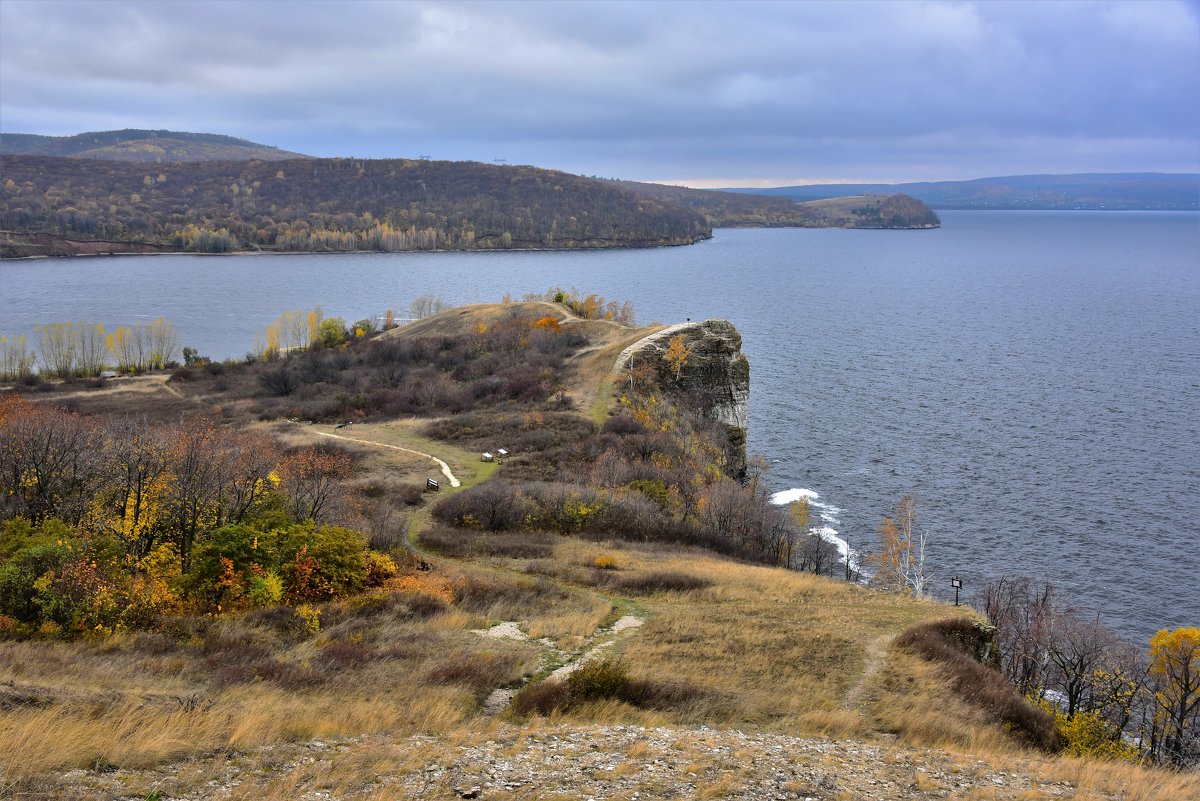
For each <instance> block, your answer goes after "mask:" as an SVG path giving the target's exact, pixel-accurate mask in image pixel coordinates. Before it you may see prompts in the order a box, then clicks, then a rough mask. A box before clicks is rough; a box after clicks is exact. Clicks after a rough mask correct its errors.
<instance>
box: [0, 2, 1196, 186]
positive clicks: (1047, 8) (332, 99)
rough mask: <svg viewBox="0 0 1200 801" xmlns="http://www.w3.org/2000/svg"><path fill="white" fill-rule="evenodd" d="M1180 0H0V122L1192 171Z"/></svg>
mask: <svg viewBox="0 0 1200 801" xmlns="http://www.w3.org/2000/svg"><path fill="white" fill-rule="evenodd" d="M1197 97H1200V23H1198V13H1197V5H1196V4H1195V3H1191V2H1182V1H1181V2H1174V1H1166V0H1164V1H1163V2H1157V1H1156V0H1143V1H1141V2H1063V3H1047V2H953V3H950V2H862V3H853V2H838V3H818V2H796V3H774V2H748V3H720V2H712V3H682V2H680V3H675V2H647V3H617V2H597V3H587V2H572V3H524V2H462V3H420V2H414V3H393V2H339V3H334V2H284V1H283V0H277V1H276V2H220V1H218V2H195V3H192V2H171V3H166V2H145V3H143V2H47V1H46V0H33V1H32V2H29V1H27V0H4V2H3V3H0V128H2V129H3V130H4V131H8V132H25V133H47V134H70V133H78V132H81V131H88V130H107V129H111V128H126V127H129V128H169V129H175V130H187V131H206V132H213V133H226V134H232V135H235V136H242V137H246V138H248V139H253V140H255V141H259V142H263V143H266V144H274V145H278V146H280V147H282V148H285V149H288V150H296V151H300V152H304V153H308V154H311V155H318V156H334V155H354V156H363V157H396V156H412V157H415V156H423V155H428V156H431V157H433V158H446V159H472V160H478V161H492V160H495V159H504V160H507V161H508V162H511V163H528V164H537V165H539V166H547V167H554V168H558V169H564V170H567V171H570V172H575V173H581V174H586V175H593V174H595V175H603V176H613V177H622V178H635V179H651V180H664V181H673V182H689V183H692V184H694V185H704V184H707V185H731V184H746V185H750V184H760V185H761V184H780V183H793V182H798V181H802V180H822V181H824V180H840V179H861V180H898V181H900V180H938V179H954V178H971V177H979V176H984V175H1003V174H1012V173H1031V172H1084V171H1096V172H1099V171H1164V172H1182V171H1188V172H1191V171H1200V104H1198V103H1196V98H1197Z"/></svg>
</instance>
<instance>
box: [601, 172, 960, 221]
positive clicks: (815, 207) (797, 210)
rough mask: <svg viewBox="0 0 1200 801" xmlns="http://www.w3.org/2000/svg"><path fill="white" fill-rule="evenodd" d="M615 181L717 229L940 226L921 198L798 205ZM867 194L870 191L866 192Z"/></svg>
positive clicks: (784, 199)
mask: <svg viewBox="0 0 1200 801" xmlns="http://www.w3.org/2000/svg"><path fill="white" fill-rule="evenodd" d="M614 183H616V184H618V185H619V186H622V187H624V188H626V189H629V190H631V191H633V192H637V193H638V194H640V195H645V196H646V197H650V198H654V199H655V200H659V201H662V202H664V203H674V204H677V205H680V206H686V207H687V208H690V209H694V210H695V211H698V212H700V213H701V214H703V215H704V216H705V217H706V218H707V219H708V221H709V223H711V224H712V226H713V227H714V228H738V227H744V228H750V227H756V228H935V227H937V226H938V225H940V224H941V221H940V220H938V216H937V215H936V214H934V213H933V211H932V210H931V209H930V208H929V207H928V206H926V205H925V204H924V203H922V202H921V201H919V200H916V199H914V198H912V197H909V196H907V195H902V194H891V195H880V196H873V197H857V198H854V201H856V202H853V203H849V204H847V203H846V202H845V200H846V199H845V198H836V199H833V200H829V199H824V200H814V201H809V202H797V201H795V200H793V199H792V198H790V197H786V196H785V197H780V196H779V194H780V193H778V192H777V191H776V194H775V196H768V195H760V194H753V193H752V192H751V190H745V192H731V191H722V190H708V189H689V188H687V187H683V186H666V185H663V184H645V183H638V182H636V181H615V182H614ZM864 194H865V193H864Z"/></svg>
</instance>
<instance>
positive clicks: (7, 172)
mask: <svg viewBox="0 0 1200 801" xmlns="http://www.w3.org/2000/svg"><path fill="white" fill-rule="evenodd" d="M0 181H2V184H3V186H2V188H0V228H2V229H5V230H6V231H8V232H13V233H11V234H9V235H8V240H9V241H10V244H11V243H12V242H21V241H25V242H28V241H30V240H31V237H30V236H29V235H30V234H35V233H40V234H42V235H43V236H42V237H41V238H40V239H39V240H38V241H39V242H44V241H45V239H46V237H45V235H47V234H49V235H56V236H59V237H67V238H69V239H75V240H105V241H114V242H116V243H118V244H119V243H121V242H130V241H144V242H151V243H153V244H154V245H156V246H159V247H162V248H164V249H172V248H173V249H182V250H196V251H208V252H224V251H230V250H242V249H270V250H335V251H342V250H430V249H487V248H578V247H629V246H646V245H675V244H686V243H690V242H694V241H696V240H697V239H703V238H706V237H708V236H710V235H711V227H710V226H709V224H708V222H707V221H706V220H705V218H704V217H703V216H702V215H701V214H700V213H698V212H695V211H692V210H690V209H685V208H682V207H679V206H676V205H671V204H669V203H666V202H663V201H659V200H655V199H653V198H649V197H646V196H643V195H637V194H634V193H633V192H630V191H628V190H626V189H623V188H621V187H620V186H616V185H614V184H613V183H612V182H607V181H599V180H594V179H589V178H582V177H579V176H575V175H569V174H566V173H561V172H554V171H551V170H542V169H537V168H534V167H516V166H497V165H490V164H480V163H474V162H449V161H413V160H406V159H385V160H362V159H307V158H305V159H292V160H286V161H273V162H266V161H260V160H254V161H243V162H230V161H197V162H185V163H174V164H166V163H164V164H145V163H128V162H121V161H105V160H94V159H82V158H64V157H53V156H9V155H5V156H0ZM59 245H60V246H61V247H62V248H66V250H65V251H64V250H61V249H60V250H50V251H48V252H94V250H95V249H94V248H93V249H91V250H87V249H84V250H74V251H73V250H71V247H72V246H71V245H69V244H63V243H59ZM108 250H121V248H119V247H113V248H108ZM7 252H8V254H9V255H18V254H23V253H36V252H41V251H38V250H36V249H33V250H30V249H28V248H25V249H22V248H20V247H13V246H10V247H9V248H8V250H7Z"/></svg>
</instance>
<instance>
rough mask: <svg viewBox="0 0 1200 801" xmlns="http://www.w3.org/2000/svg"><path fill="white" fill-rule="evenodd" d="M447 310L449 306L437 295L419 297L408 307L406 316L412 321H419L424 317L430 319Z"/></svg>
mask: <svg viewBox="0 0 1200 801" xmlns="http://www.w3.org/2000/svg"><path fill="white" fill-rule="evenodd" d="M448 308H450V306H449V305H448V304H447V303H446V301H444V300H442V299H441V298H440V297H438V296H437V295H421V297H419V298H417V299H415V300H414V301H413V302H412V303H410V304H409V305H408V315H409V316H410V317H412V318H413V319H416V320H420V319H422V318H424V317H432V316H433V315H435V314H437V313H438V312H443V311H445V310H446V309H448Z"/></svg>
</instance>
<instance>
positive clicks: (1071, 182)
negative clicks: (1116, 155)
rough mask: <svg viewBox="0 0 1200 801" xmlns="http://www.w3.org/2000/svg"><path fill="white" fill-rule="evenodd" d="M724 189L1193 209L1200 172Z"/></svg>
mask: <svg viewBox="0 0 1200 801" xmlns="http://www.w3.org/2000/svg"><path fill="white" fill-rule="evenodd" d="M721 191H725V192H732V193H736V194H752V195H768V196H771V197H782V198H787V199H789V200H793V201H796V202H798V203H799V202H804V201H808V200H818V199H821V198H835V197H847V196H851V195H868V194H870V195H876V194H892V193H895V192H902V193H904V194H906V195H910V196H912V197H914V198H917V199H918V200H921V201H924V202H925V203H927V204H929V205H930V206H931V207H933V208H935V209H1079V210H1113V211H1121V210H1145V211H1151V210H1157V211H1189V210H1190V211H1195V210H1196V209H1197V208H1200V175H1197V174H1195V173H1085V174H1078V175H1009V176H1001V177H993V178H976V179H973V180H969V181H933V182H930V181H922V182H917V183H901V184H808V185H803V186H779V187H773V188H770V189H757V188H756V189H743V188H731V189H725V190H721Z"/></svg>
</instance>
